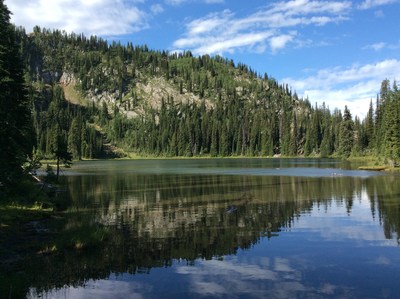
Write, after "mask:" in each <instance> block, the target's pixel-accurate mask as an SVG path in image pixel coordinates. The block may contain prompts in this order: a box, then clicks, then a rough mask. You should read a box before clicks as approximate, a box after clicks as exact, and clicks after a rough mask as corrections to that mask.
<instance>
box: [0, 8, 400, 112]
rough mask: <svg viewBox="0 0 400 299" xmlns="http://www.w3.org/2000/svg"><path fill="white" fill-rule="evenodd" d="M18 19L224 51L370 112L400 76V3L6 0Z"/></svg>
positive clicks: (320, 96)
mask: <svg viewBox="0 0 400 299" xmlns="http://www.w3.org/2000/svg"><path fill="white" fill-rule="evenodd" d="M5 3H6V5H7V6H8V8H9V9H10V10H11V12H12V16H11V22H12V23H14V24H16V25H17V26H24V27H25V28H26V30H27V32H31V31H32V29H33V27H34V26H35V25H39V26H40V27H45V28H50V29H60V30H65V31H66V32H75V33H84V34H86V35H88V36H89V35H92V34H94V35H97V36H101V37H103V38H105V39H107V40H110V41H112V40H116V41H121V42H122V43H124V44H125V43H127V42H132V43H133V44H134V45H143V44H146V45H147V46H148V47H149V48H150V49H154V50H168V51H170V52H180V51H184V50H190V51H191V52H192V53H193V54H194V55H203V54H210V55H221V56H224V57H226V58H229V59H233V60H234V62H235V63H239V62H240V63H244V64H246V65H248V66H249V67H250V68H251V69H253V70H254V71H256V72H258V73H259V74H260V75H264V74H265V73H267V74H268V76H272V77H274V78H275V79H277V80H278V82H279V83H283V84H288V85H289V86H290V87H291V89H292V90H293V91H296V93H297V94H298V95H299V96H300V97H303V98H308V99H309V100H310V102H311V103H313V104H314V103H317V104H318V105H322V103H325V104H326V106H328V107H329V108H330V109H331V110H333V109H335V108H338V109H341V110H342V111H343V109H344V106H345V105H347V106H348V107H349V109H350V111H351V112H352V114H353V116H354V115H358V116H359V117H361V118H363V117H364V116H365V115H366V113H367V111H368V108H369V103H370V100H371V99H372V100H373V101H374V102H375V99H376V95H377V93H378V92H379V89H380V85H381V82H382V80H384V79H389V80H391V81H392V82H393V81H394V80H397V81H399V82H400V31H399V28H400V0H359V1H349V0H340V1H339V0H337V1H336V0H334V1H322V0H321V1H319V0H315V1H314V0H290V1H283V0H277V1H265V0H264V1H261V0H247V1H246V0H233V1H232V0H29V1H26V0H5Z"/></svg>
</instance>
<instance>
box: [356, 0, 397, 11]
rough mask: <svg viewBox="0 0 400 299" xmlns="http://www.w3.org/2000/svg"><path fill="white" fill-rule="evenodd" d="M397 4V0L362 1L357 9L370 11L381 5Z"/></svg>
mask: <svg viewBox="0 0 400 299" xmlns="http://www.w3.org/2000/svg"><path fill="white" fill-rule="evenodd" d="M396 2H399V1H398V0H364V1H363V2H362V3H361V4H359V5H358V8H359V9H370V8H374V7H377V6H381V5H386V4H392V3H396Z"/></svg>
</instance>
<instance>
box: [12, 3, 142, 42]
mask: <svg viewBox="0 0 400 299" xmlns="http://www.w3.org/2000/svg"><path fill="white" fill-rule="evenodd" d="M141 2H143V1H141V0H136V1H127V0H62V1H46V0H31V1H26V0H6V4H7V6H8V7H9V9H10V10H11V11H12V12H13V15H12V18H11V21H12V22H13V23H15V24H16V25H21V26H24V27H25V28H26V29H27V30H28V31H30V30H32V28H33V27H34V26H36V25H39V26H41V27H45V28H57V29H62V30H65V31H67V32H75V33H85V34H87V35H91V34H96V35H102V36H111V35H121V34H128V33H133V32H137V31H140V30H143V29H145V28H148V22H147V18H148V15H147V13H145V12H144V11H142V10H141V9H139V8H138V4H139V3H141Z"/></svg>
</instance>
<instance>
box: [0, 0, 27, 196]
mask: <svg viewBox="0 0 400 299" xmlns="http://www.w3.org/2000/svg"><path fill="white" fill-rule="evenodd" d="M19 54H20V52H19V48H18V46H17V43H16V35H15V29H14V27H13V26H12V25H11V24H10V11H9V10H8V8H7V6H6V5H5V4H4V1H3V0H0V140H1V146H0V188H2V189H3V188H4V189H8V188H9V187H11V185H12V184H13V182H15V181H16V180H18V178H20V176H21V174H22V172H23V171H22V168H21V166H22V164H23V163H24V162H25V161H26V158H27V156H28V155H29V154H30V153H31V152H32V144H33V140H34V139H33V138H32V137H33V136H32V135H33V134H32V132H33V130H32V126H31V123H32V122H31V114H30V111H29V103H28V98H27V96H26V91H25V87H24V80H23V67H22V62H21V60H20V56H19Z"/></svg>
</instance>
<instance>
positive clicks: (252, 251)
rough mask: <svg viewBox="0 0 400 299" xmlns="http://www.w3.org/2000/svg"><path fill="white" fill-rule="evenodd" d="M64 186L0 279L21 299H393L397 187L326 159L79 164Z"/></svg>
mask: <svg viewBox="0 0 400 299" xmlns="http://www.w3.org/2000/svg"><path fill="white" fill-rule="evenodd" d="M64 175H65V177H64V179H65V180H66V183H67V191H66V192H65V193H66V194H65V196H66V197H67V199H66V202H65V203H63V205H64V206H63V208H64V212H63V213H62V214H61V215H62V216H61V217H59V218H61V219H58V220H55V223H54V224H49V225H50V227H51V229H50V231H46V232H45V233H42V234H46V233H47V234H53V235H52V236H53V237H52V238H53V239H52V241H51V242H52V243H51V242H50V241H47V242H48V243H49V247H48V248H47V251H46V250H43V251H42V252H41V253H40V254H37V255H36V256H35V257H32V258H30V259H29V260H27V261H25V262H24V264H23V265H20V266H19V269H18V271H19V272H18V273H19V274H18V273H14V274H13V275H15V276H18V275H21V277H23V278H21V279H19V280H18V279H17V278H14V281H15V280H17V281H18V283H19V284H20V290H23V292H24V293H25V296H26V297H27V298H37V297H43V298H398V296H399V294H400V283H399V282H400V246H399V244H400V240H399V233H398V232H399V229H400V184H399V181H400V177H399V176H396V175H393V174H384V173H380V172H370V171H360V170H357V169H356V167H355V166H354V165H350V164H348V163H343V162H341V161H337V160H331V159H187V160H186V159H182V160H180V159H177V160H173V159H172V160H118V161H112V160H111V161H85V162H79V163H75V164H74V165H73V167H72V168H71V169H69V170H68V171H65V173H64ZM38 225H39V226H40V225H42V224H38ZM61 236H63V237H61ZM65 236H70V238H72V239H73V240H74V241H73V242H74V243H73V244H74V246H72V247H71V246H65V247H63V245H62V244H63V242H64V241H63V240H62V238H65ZM53 243H54V244H55V245H52V244H53ZM51 246H53V247H51ZM50 247H51V248H52V249H51V248H50ZM49 248H50V249H49ZM16 288H18V287H14V289H16Z"/></svg>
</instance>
